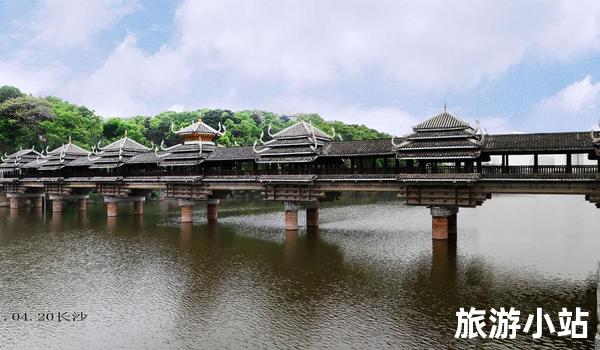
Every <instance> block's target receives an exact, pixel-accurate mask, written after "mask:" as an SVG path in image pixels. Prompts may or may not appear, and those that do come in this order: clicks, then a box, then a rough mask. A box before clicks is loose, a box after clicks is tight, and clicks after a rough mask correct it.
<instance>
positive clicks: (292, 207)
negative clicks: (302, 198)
mask: <svg viewBox="0 0 600 350" xmlns="http://www.w3.org/2000/svg"><path fill="white" fill-rule="evenodd" d="M283 205H284V207H285V230H286V231H298V204H297V203H296V202H284V203H283Z"/></svg>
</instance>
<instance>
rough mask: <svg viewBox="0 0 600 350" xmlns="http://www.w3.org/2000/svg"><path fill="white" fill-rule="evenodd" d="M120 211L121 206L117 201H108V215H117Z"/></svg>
mask: <svg viewBox="0 0 600 350" xmlns="http://www.w3.org/2000/svg"><path fill="white" fill-rule="evenodd" d="M118 213H119V207H118V206H117V202H107V203H106V216H108V217H115V216H117V214H118Z"/></svg>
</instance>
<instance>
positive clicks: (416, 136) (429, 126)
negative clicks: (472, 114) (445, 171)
mask: <svg viewBox="0 0 600 350" xmlns="http://www.w3.org/2000/svg"><path fill="white" fill-rule="evenodd" d="M475 122H476V124H477V126H476V128H475V129H473V127H471V126H470V125H469V124H468V123H466V122H464V121H462V120H460V119H458V118H457V117H456V116H454V115H453V114H451V113H449V112H448V111H447V110H446V108H444V111H443V112H442V113H439V114H437V115H436V116H434V117H432V118H429V119H428V120H426V121H424V122H422V123H420V124H417V125H416V126H414V127H413V131H414V132H413V133H412V134H410V135H408V136H406V137H404V138H403V140H402V142H400V143H399V144H397V143H396V137H395V136H394V137H392V139H391V143H392V146H393V147H394V149H395V150H396V157H397V158H398V159H456V160H460V159H474V158H478V157H479V156H480V154H481V147H482V146H483V144H484V142H485V139H486V134H487V130H484V129H482V128H481V125H480V123H479V120H476V121H475ZM440 149H444V150H445V151H443V152H440V151H439V150H440Z"/></svg>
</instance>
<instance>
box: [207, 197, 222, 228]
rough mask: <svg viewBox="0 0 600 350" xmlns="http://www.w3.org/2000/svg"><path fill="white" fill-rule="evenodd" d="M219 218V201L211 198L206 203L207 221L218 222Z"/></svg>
mask: <svg viewBox="0 0 600 350" xmlns="http://www.w3.org/2000/svg"><path fill="white" fill-rule="evenodd" d="M218 218H219V200H218V199H216V198H209V199H208V201H207V202H206V219H207V220H208V221H209V222H211V221H212V222H216V221H217V219H218Z"/></svg>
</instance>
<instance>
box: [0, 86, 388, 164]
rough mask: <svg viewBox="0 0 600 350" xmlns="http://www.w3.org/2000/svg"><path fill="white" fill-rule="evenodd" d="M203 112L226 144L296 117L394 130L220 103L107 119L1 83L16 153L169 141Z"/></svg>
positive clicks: (351, 136) (373, 133) (3, 141)
mask: <svg viewBox="0 0 600 350" xmlns="http://www.w3.org/2000/svg"><path fill="white" fill-rule="evenodd" d="M199 118H202V121H204V122H205V123H206V124H208V125H210V126H212V127H214V128H215V129H218V125H219V123H222V124H223V125H224V126H225V127H226V128H227V131H228V132H227V133H226V134H225V135H224V136H223V137H221V138H220V139H219V144H222V145H225V146H235V145H239V146H248V145H252V144H253V143H254V141H255V140H256V139H258V138H259V137H260V134H261V131H263V132H264V133H265V139H268V136H266V135H267V128H268V127H269V125H271V126H272V132H273V133H274V132H277V131H279V130H281V129H283V128H285V127H287V126H289V125H292V124H293V123H295V122H296V121H297V120H299V119H300V120H305V121H307V122H308V121H311V122H312V123H313V125H314V126H316V127H318V128H320V129H322V130H323V131H325V132H327V133H331V127H334V128H335V131H336V133H337V134H339V135H341V137H342V139H344V140H364V139H374V138H381V137H388V136H389V135H387V134H385V133H382V132H379V131H377V130H373V129H370V128H367V127H366V126H364V125H355V124H345V123H342V122H340V121H325V120H323V118H321V117H320V116H319V115H318V114H300V115H298V116H294V117H289V116H281V115H278V114H275V113H271V112H264V111H250V110H248V111H238V112H232V111H230V110H221V109H201V110H197V111H190V112H163V113H160V114H158V115H155V116H135V117H131V118H117V117H110V118H108V119H105V118H103V117H101V116H99V115H97V114H96V113H95V112H94V111H93V110H91V109H89V108H87V107H85V106H77V105H74V104H71V103H69V102H66V101H63V100H61V99H59V98H57V97H43V98H41V97H34V96H30V95H27V94H23V93H22V92H21V91H20V90H19V89H18V88H16V87H12V86H2V87H0V151H2V153H4V152H8V153H11V152H13V151H15V150H18V149H19V148H20V147H23V148H31V147H32V146H35V147H36V149H38V150H41V149H45V148H46V146H48V147H49V148H50V149H53V148H55V147H59V146H60V145H62V144H63V143H65V142H67V141H68V139H69V137H71V138H72V141H73V143H75V144H77V145H79V146H82V147H84V148H87V149H91V147H92V146H93V145H95V144H97V143H98V142H99V141H102V144H103V145H105V144H106V143H108V142H111V141H114V140H117V139H119V138H121V137H122V136H123V135H124V134H125V131H126V130H127V134H128V136H129V137H131V138H132V139H134V140H136V141H138V142H140V143H142V144H144V145H147V146H151V145H152V144H154V145H158V144H160V143H161V141H162V140H164V141H165V143H166V144H167V145H172V144H175V143H179V142H180V140H179V139H178V138H177V136H176V135H174V134H173V133H172V132H171V124H173V125H174V126H175V128H181V127H184V126H187V125H190V124H191V123H193V122H194V121H196V120H198V119H199Z"/></svg>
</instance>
